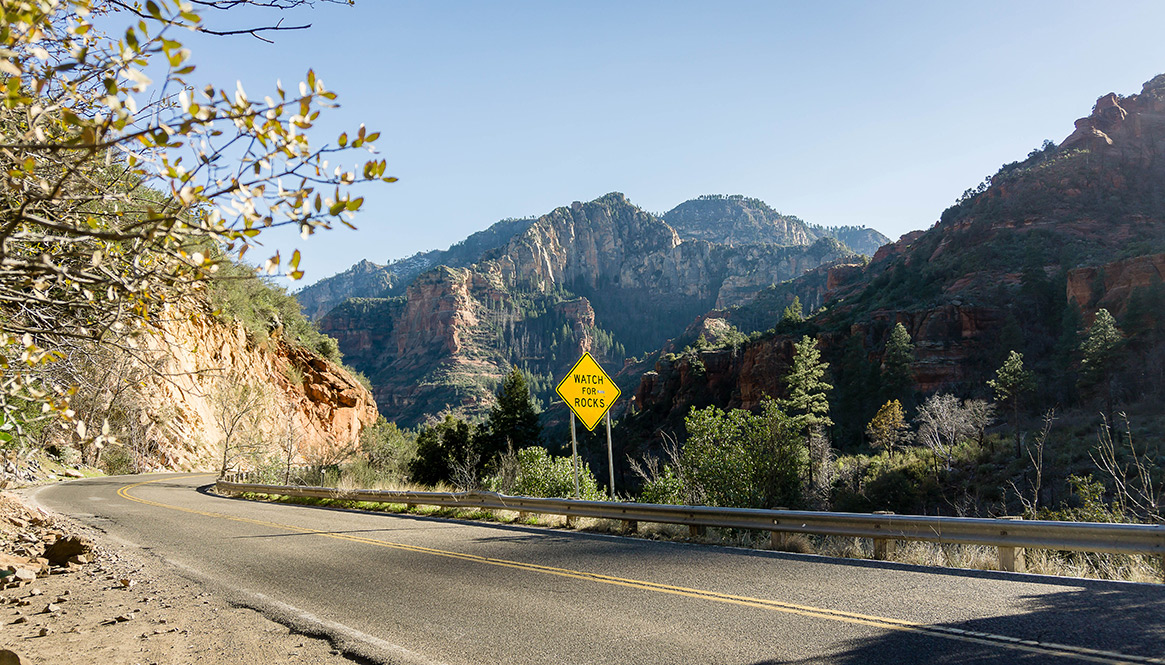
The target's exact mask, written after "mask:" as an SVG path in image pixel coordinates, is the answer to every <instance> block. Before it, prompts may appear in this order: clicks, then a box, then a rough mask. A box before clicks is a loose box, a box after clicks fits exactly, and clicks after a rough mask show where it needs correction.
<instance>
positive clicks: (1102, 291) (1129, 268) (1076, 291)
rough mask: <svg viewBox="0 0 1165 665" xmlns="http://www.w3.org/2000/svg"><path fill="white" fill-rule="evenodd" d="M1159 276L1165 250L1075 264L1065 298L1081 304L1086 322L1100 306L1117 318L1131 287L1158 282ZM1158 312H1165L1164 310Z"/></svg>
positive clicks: (1163, 276) (1164, 270)
mask: <svg viewBox="0 0 1165 665" xmlns="http://www.w3.org/2000/svg"><path fill="white" fill-rule="evenodd" d="M1162 280H1165V254H1150V255H1148V256H1138V257H1135V258H1131V259H1125V260H1123V261H1114V262H1112V263H1107V264H1105V265H1103V266H1089V267H1085V268H1077V269H1076V270H1073V271H1071V272H1069V273H1068V302H1071V303H1074V304H1075V305H1076V306H1077V307H1079V308H1080V310H1081V312H1082V313H1083V314H1084V320H1085V321H1087V322H1091V321H1092V319H1093V318H1094V317H1095V316H1096V312H1097V310H1099V309H1102V308H1103V309H1107V310H1108V311H1109V313H1110V314H1112V315H1113V316H1116V317H1117V318H1120V317H1121V316H1123V315H1124V313H1125V309H1126V307H1127V306H1128V304H1129V299H1130V298H1131V297H1132V295H1133V291H1135V290H1136V289H1147V288H1150V287H1152V286H1154V285H1159V284H1161V282H1162ZM1157 315H1158V316H1165V312H1157Z"/></svg>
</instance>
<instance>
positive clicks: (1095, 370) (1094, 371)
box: [1080, 309, 1124, 426]
mask: <svg viewBox="0 0 1165 665" xmlns="http://www.w3.org/2000/svg"><path fill="white" fill-rule="evenodd" d="M1123 341H1124V335H1123V334H1122V333H1121V330H1120V328H1118V327H1117V326H1116V320H1115V319H1113V318H1112V314H1109V313H1108V310H1107V309H1100V310H1099V311H1097V312H1096V318H1095V319H1094V320H1093V321H1092V325H1091V326H1090V327H1089V328H1088V334H1087V335H1086V336H1085V337H1084V341H1083V342H1081V344H1080V355H1081V358H1080V386H1081V387H1082V388H1088V387H1095V388H1097V389H1099V393H1100V395H1099V396H1100V398H1101V399H1103V400H1104V405H1105V415H1106V417H1107V418H1108V423H1109V426H1111V425H1112V416H1113V413H1112V403H1113V385H1112V379H1113V376H1114V375H1115V374H1116V366H1117V360H1118V358H1119V354H1120V350H1121V345H1122V342H1123Z"/></svg>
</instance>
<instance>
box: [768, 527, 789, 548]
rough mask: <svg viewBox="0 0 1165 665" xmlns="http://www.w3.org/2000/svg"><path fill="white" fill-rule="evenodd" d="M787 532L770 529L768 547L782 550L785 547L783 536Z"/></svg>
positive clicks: (786, 534)
mask: <svg viewBox="0 0 1165 665" xmlns="http://www.w3.org/2000/svg"><path fill="white" fill-rule="evenodd" d="M788 535H789V534H788V533H787V532H785V531H770V532H769V548H770V549H774V550H777V551H778V552H783V551H784V550H785V547H786V541H785V538H786V537H787V536H788Z"/></svg>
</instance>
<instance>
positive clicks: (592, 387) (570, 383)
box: [555, 353, 619, 432]
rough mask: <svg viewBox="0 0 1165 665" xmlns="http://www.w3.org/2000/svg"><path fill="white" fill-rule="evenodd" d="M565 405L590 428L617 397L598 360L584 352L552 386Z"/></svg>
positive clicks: (617, 390)
mask: <svg viewBox="0 0 1165 665" xmlns="http://www.w3.org/2000/svg"><path fill="white" fill-rule="evenodd" d="M555 391H556V392H557V393H558V396H559V397H561V398H562V399H563V401H565V402H566V406H567V407H568V408H569V409H570V410H571V411H573V412H574V415H575V416H576V417H578V419H579V420H581V421H582V424H583V425H585V426H586V428H587V429H588V430H590V431H592V432H593V431H595V426H597V425H598V424H599V421H600V420H602V419H603V414H605V413H606V412H607V409H610V408H611V405H612V404H614V403H615V400H617V399H619V387H618V386H616V385H615V382H614V381H612V380H611V377H609V376H607V373H606V372H604V371H603V368H602V367H599V363H597V362H595V359H594V358H592V357H591V354H589V353H584V354H583V356H582V358H579V359H578V362H576V363H575V364H574V367H572V368H571V370H570V373H569V374H567V375H566V378H565V379H563V380H562V381H560V382H559V383H558V387H557V388H555Z"/></svg>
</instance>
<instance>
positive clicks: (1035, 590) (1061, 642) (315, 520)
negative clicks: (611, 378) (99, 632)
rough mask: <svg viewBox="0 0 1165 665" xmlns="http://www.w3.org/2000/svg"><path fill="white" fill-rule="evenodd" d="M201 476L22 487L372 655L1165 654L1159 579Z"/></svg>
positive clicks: (576, 659)
mask: <svg viewBox="0 0 1165 665" xmlns="http://www.w3.org/2000/svg"><path fill="white" fill-rule="evenodd" d="M212 482H213V478H212V477H211V476H208V475H201V476H192V475H160V476H134V477H114V478H102V479H91V480H83V481H75V482H69V483H63V484H59V485H52V486H48V487H44V488H41V489H39V490H38V491H37V492H35V493H34V495H33V499H34V500H35V501H37V502H38V503H40V504H41V505H42V506H44V507H46V508H48V509H51V510H55V511H57V512H60V513H65V514H68V515H72V516H74V517H77V518H79V519H80V520H82V521H83V522H86V523H88V524H90V525H92V526H94V527H96V528H98V529H100V530H102V531H104V532H105V533H107V534H109V536H111V537H113V538H116V539H119V540H121V541H124V542H128V543H132V544H135V545H138V546H140V547H144V548H149V549H150V550H152V551H153V552H154V553H156V554H158V555H160V556H161V557H163V558H164V559H165V560H166V561H168V562H170V563H171V564H173V565H174V566H176V567H178V568H180V569H182V570H185V571H186V572H187V573H188V574H191V575H194V576H197V577H200V578H202V579H204V580H207V581H208V583H210V584H212V585H215V586H217V588H219V589H220V590H222V591H224V592H226V593H229V594H231V595H232V596H233V599H236V600H238V602H241V603H244V604H248V605H252V606H255V607H259V608H261V609H263V610H264V611H266V612H268V613H271V614H274V615H276V616H277V618H280V619H282V620H284V621H285V622H290V623H293V624H299V625H300V626H301V627H304V626H306V627H307V628H308V629H310V630H316V631H320V632H325V633H328V634H329V635H331V636H332V637H334V638H336V639H338V640H339V641H340V642H341V643H342V644H343V645H344V648H345V649H350V650H352V651H353V652H354V653H359V654H363V655H364V656H365V657H368V658H372V659H375V660H386V661H389V662H417V663H427V662H438V663H474V664H477V663H506V664H518V663H595V664H599V663H620V664H622V663H742V664H750V663H752V664H760V663H854V664H859V663H860V664H866V663H928V664H929V663H1013V662H1022V663H1045V662H1046V663H1052V662H1056V663H1060V662H1100V663H1118V662H1131V663H1145V662H1155V663H1165V587H1162V586H1157V585H1136V584H1122V583H1104V582H1085V581H1081V580H1070V579H1056V578H1048V577H1037V576H1027V575H1013V574H1004V573H985V572H971V571H957V570H940V569H923V568H917V567H910V566H902V565H894V564H882V563H876V562H863V561H848V560H837V559H829V558H824V557H813V556H798V555H789V554H780V553H771V552H756V551H745V550H737V549H731V548H717V547H710V546H701V545H690V544H683V543H668V542H655V541H650V540H643V539H635V538H620V537H613V536H603V535H590V534H582V533H574V532H565V531H559V530H551V529H543V528H532V527H523V526H508V525H497V524H488V523H467V522H461V521H456V520H442V519H431V518H425V517H416V516H400V515H382V514H366V513H359V512H353V511H343V510H334V509H326V508H317V507H308V506H292V505H274V504H264V503H253V502H248V501H243V500H240V499H228V498H223V497H219V496H215V495H213V494H209V493H208V492H207V491H206V488H207V487H208V486H209V485H210V483H212ZM200 488H201V489H200Z"/></svg>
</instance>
